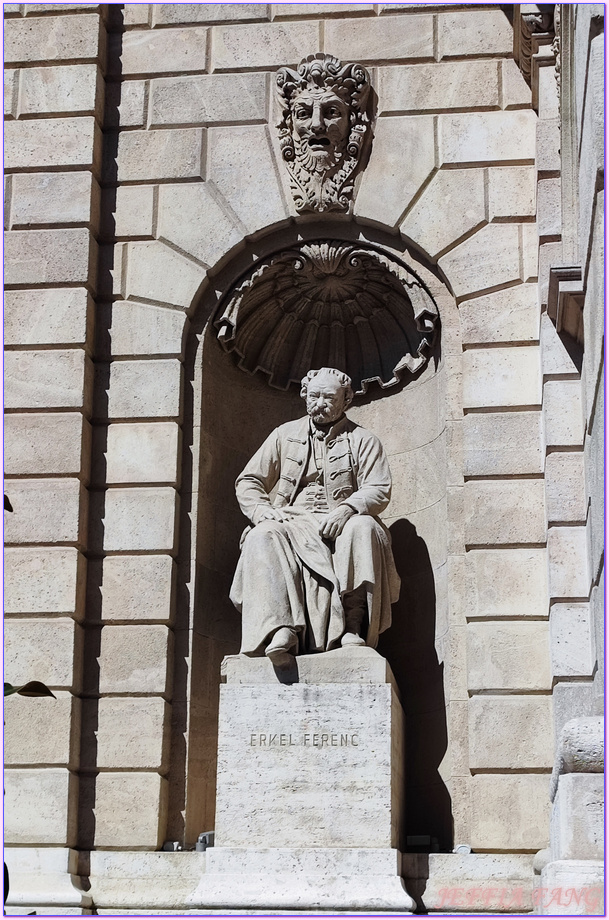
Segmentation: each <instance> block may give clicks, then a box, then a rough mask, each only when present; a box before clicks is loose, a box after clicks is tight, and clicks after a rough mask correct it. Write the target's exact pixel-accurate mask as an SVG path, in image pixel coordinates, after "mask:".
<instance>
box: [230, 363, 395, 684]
mask: <svg viewBox="0 0 609 920" xmlns="http://www.w3.org/2000/svg"><path fill="white" fill-rule="evenodd" d="M301 396H303V397H304V398H305V400H306V405H307V413H308V415H307V417H306V418H303V419H299V420H298V421H294V422H287V423H286V424H284V425H280V426H279V428H276V429H275V431H273V432H272V434H271V435H269V437H268V438H267V439H266V441H265V442H264V444H263V445H262V447H260V449H259V450H258V451H257V452H256V454H254V456H253V457H252V459H251V460H250V462H249V463H248V464H247V466H246V467H245V469H244V470H243V472H242V473H241V475H240V476H239V477H238V479H237V483H236V491H237V500H238V502H239V504H240V506H241V510H242V511H243V513H244V514H245V515H246V517H248V518H249V519H250V521H251V522H252V524H253V527H251V528H249V530H248V531H246V536H245V539H244V540H243V542H242V550H241V557H240V559H239V563H238V566H237V570H236V572H235V577H234V580H233V584H232V587H231V592H230V597H231V600H232V602H233V604H234V605H235V607H236V608H237V610H239V611H241V612H242V616H243V637H242V644H241V654H245V655H248V656H262V655H263V654H264V655H266V656H267V657H268V658H269V659H270V660H271V661H272V663H273V665H274V666H275V667H278V668H285V667H288V666H289V665H290V664H293V663H294V659H293V657H292V656H293V655H302V654H307V653H313V652H324V651H329V650H331V649H334V648H339V647H340V646H343V647H346V646H357V645H368V646H371V647H372V648H374V647H375V646H376V644H377V640H378V636H379V634H380V633H381V632H383V630H385V629H387V628H388V627H389V626H390V625H391V604H392V603H395V602H396V601H397V599H398V595H399V590H400V579H399V576H398V574H397V571H396V568H395V564H394V561H393V554H392V552H391V536H390V534H389V532H388V530H387V528H386V527H385V526H384V525H383V524H382V523H381V521H380V520H379V518H378V515H379V514H380V513H381V512H382V511H383V510H384V509H385V508H386V507H387V505H388V504H389V499H390V497H391V474H390V472H389V465H388V463H387V459H386V456H385V452H384V450H383V447H382V445H381V443H380V441H379V439H378V438H377V437H376V435H374V434H372V432H370V431H366V430H365V429H364V428H361V427H360V426H359V425H356V424H355V423H354V422H352V421H350V420H349V419H348V418H347V416H346V415H345V410H346V409H347V407H348V406H349V404H350V403H351V401H352V399H353V390H352V388H351V379H350V378H349V377H348V376H347V375H346V374H343V373H342V372H341V371H338V370H336V369H334V368H328V367H323V368H321V369H320V370H312V371H309V373H308V374H307V375H306V376H305V377H304V379H303V381H302V389H301Z"/></svg>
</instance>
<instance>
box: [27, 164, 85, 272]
mask: <svg viewBox="0 0 609 920" xmlns="http://www.w3.org/2000/svg"><path fill="white" fill-rule="evenodd" d="M99 202H100V190H99V185H98V184H97V182H96V181H95V179H94V178H93V177H92V175H91V173H90V172H69V173H30V174H27V173H17V175H15V176H13V177H12V194H11V227H12V228H15V227H17V228H27V227H28V226H29V225H32V224H85V225H87V226H89V227H94V226H96V225H97V222H98V219H99ZM65 280H66V281H68V280H69V279H68V278H66V279H65Z"/></svg>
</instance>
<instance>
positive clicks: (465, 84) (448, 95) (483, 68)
mask: <svg viewBox="0 0 609 920" xmlns="http://www.w3.org/2000/svg"><path fill="white" fill-rule="evenodd" d="M366 25H368V26H369V25H370V23H369V22H367V23H366ZM378 73H379V77H378V94H379V115H381V114H382V115H384V114H385V113H389V114H396V113H401V114H405V113H410V112H412V113H415V114H416V113H419V112H421V111H423V112H425V111H433V110H435V109H441V110H446V109H469V108H483V107H488V108H490V107H496V106H497V105H498V103H499V89H498V76H497V64H496V62H495V61H467V62H465V61H463V62H456V61H455V62H454V63H452V64H418V65H416V66H413V65H405V66H402V67H399V66H393V67H380V68H379V71H378Z"/></svg>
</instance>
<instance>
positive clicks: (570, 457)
mask: <svg viewBox="0 0 609 920" xmlns="http://www.w3.org/2000/svg"><path fill="white" fill-rule="evenodd" d="M545 474H546V511H547V515H548V521H550V522H551V523H555V522H561V523H570V524H581V523H583V522H584V521H585V520H586V496H585V491H584V455H583V453H579V452H577V453H572V452H569V453H561V452H558V451H556V452H553V453H551V454H548V456H547V457H546V470H545Z"/></svg>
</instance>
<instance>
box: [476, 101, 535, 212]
mask: <svg viewBox="0 0 609 920" xmlns="http://www.w3.org/2000/svg"><path fill="white" fill-rule="evenodd" d="M525 85H526V84H525ZM527 89H528V87H527ZM529 92H530V90H529ZM535 180H536V174H535V167H534V166H497V167H494V168H492V169H489V173H488V207H489V216H490V218H491V220H493V219H496V218H498V217H511V218H512V219H515V218H523V217H534V216H535V199H536V195H535V192H536V181H535Z"/></svg>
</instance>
